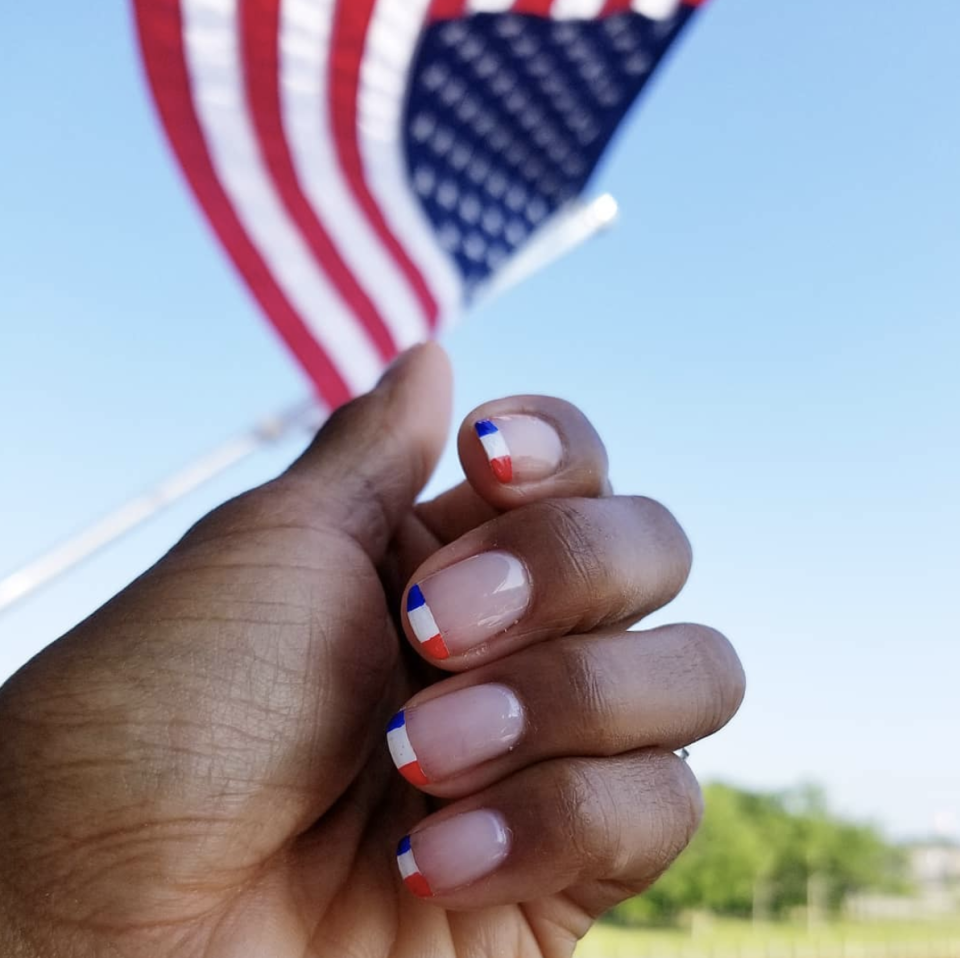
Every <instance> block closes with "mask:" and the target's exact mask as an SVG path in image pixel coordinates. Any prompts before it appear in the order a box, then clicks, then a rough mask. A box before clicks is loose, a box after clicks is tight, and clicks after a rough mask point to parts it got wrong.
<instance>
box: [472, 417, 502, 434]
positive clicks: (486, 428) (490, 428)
mask: <svg viewBox="0 0 960 958" xmlns="http://www.w3.org/2000/svg"><path fill="white" fill-rule="evenodd" d="M473 428H474V429H476V430H477V435H478V436H489V435H491V434H493V433H495V432H500V430H499V429H497V427H496V426H495V425H494V424H493V423H492V422H490V420H489V419H478V420H477V421H476V422H475V423H474V424H473Z"/></svg>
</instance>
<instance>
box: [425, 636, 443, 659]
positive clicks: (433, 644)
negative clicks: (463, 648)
mask: <svg viewBox="0 0 960 958" xmlns="http://www.w3.org/2000/svg"><path fill="white" fill-rule="evenodd" d="M423 647H424V648H425V649H426V650H427V654H428V655H430V657H431V658H434V659H441V660H442V659H447V658H449V657H450V650H449V649H448V648H447V645H446V643H445V642H444V641H443V636H442V635H439V634H438V635H435V636H433V637H432V638H429V639H427V641H426V642H424V643H423Z"/></svg>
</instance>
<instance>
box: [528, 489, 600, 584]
mask: <svg viewBox="0 0 960 958" xmlns="http://www.w3.org/2000/svg"><path fill="white" fill-rule="evenodd" d="M536 508H537V511H538V513H539V515H538V518H539V519H540V520H541V521H542V523H543V525H544V526H546V527H547V528H549V529H550V530H551V536H552V537H553V538H554V539H556V540H557V541H558V542H559V543H560V545H561V548H560V550H559V555H560V556H561V557H562V558H561V561H563V562H564V563H565V565H566V569H565V574H564V575H563V576H562V579H563V580H565V582H566V584H567V588H568V589H570V590H575V592H576V594H577V595H578V596H582V595H591V594H594V593H595V592H596V591H597V590H598V588H599V587H600V585H601V583H602V581H603V579H604V571H605V570H604V562H603V556H602V554H601V551H600V547H599V539H600V536H599V535H598V531H597V528H596V524H595V521H594V520H592V519H591V518H589V517H588V515H587V514H586V512H585V510H584V509H583V508H582V507H581V506H580V504H579V503H578V501H577V500H575V499H548V500H546V501H545V502H542V503H539V504H538V505H537V506H536Z"/></svg>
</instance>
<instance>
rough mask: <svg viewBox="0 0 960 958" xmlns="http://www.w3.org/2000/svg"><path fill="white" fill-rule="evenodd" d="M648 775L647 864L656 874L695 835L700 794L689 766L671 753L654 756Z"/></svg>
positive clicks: (661, 870)
mask: <svg viewBox="0 0 960 958" xmlns="http://www.w3.org/2000/svg"><path fill="white" fill-rule="evenodd" d="M650 772H651V775H650V783H651V785H650V793H649V796H648V801H649V803H650V807H651V831H652V835H651V840H650V845H649V865H650V867H651V869H652V871H653V873H654V874H660V873H661V872H663V871H665V870H666V869H667V868H669V866H670V865H671V864H672V863H673V861H674V860H675V859H676V858H677V856H678V855H679V854H680V853H681V852H682V851H683V850H684V849H685V848H686V847H687V845H689V844H690V840H691V839H692V838H693V836H694V834H695V833H696V831H697V828H698V827H699V825H700V820H701V818H702V817H703V795H702V793H701V791H700V785H699V783H698V782H697V779H696V777H695V776H694V774H693V772H691V771H690V767H689V766H688V765H687V763H686V762H684V761H682V760H681V759H679V758H677V756H676V755H674V754H673V753H672V752H663V753H658V754H657V755H656V757H655V758H654V759H653V767H652V768H651V769H650Z"/></svg>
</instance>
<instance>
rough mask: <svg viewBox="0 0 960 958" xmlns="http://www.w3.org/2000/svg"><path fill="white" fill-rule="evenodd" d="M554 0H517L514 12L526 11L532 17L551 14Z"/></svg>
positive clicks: (512, 9) (512, 10)
mask: <svg viewBox="0 0 960 958" xmlns="http://www.w3.org/2000/svg"><path fill="white" fill-rule="evenodd" d="M551 6H553V0H515V2H514V4H513V7H512V8H511V12H512V13H526V14H529V15H530V16H532V17H548V16H550V7H551Z"/></svg>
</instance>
